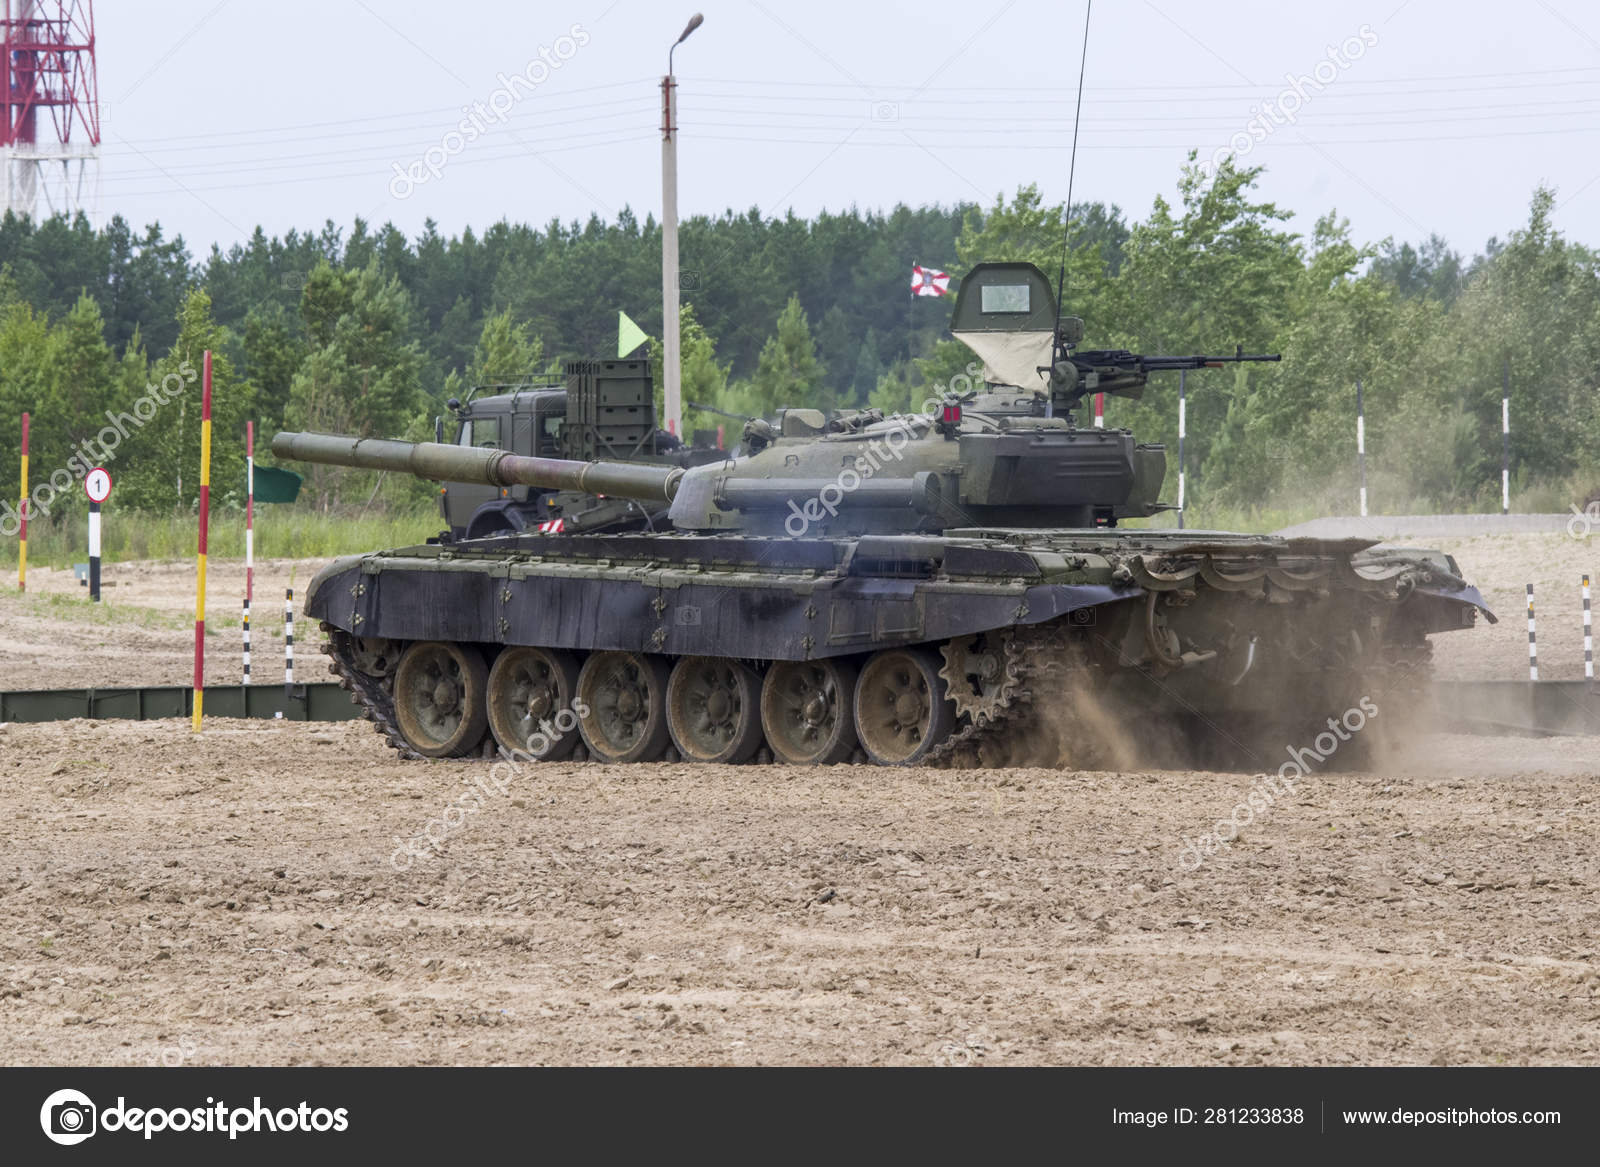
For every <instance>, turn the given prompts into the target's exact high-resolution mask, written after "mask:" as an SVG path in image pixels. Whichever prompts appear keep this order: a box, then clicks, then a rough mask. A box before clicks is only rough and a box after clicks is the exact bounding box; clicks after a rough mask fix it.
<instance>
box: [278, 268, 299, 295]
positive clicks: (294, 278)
mask: <svg viewBox="0 0 1600 1167" xmlns="http://www.w3.org/2000/svg"><path fill="white" fill-rule="evenodd" d="M278 283H279V284H280V285H282V287H283V290H284V291H286V292H303V291H305V287H306V273H305V272H303V271H286V272H284V273H283V275H281V276H279V277H278Z"/></svg>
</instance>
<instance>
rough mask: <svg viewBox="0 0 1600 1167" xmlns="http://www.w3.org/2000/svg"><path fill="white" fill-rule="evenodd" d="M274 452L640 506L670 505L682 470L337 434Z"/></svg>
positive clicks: (296, 439)
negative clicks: (572, 493)
mask: <svg viewBox="0 0 1600 1167" xmlns="http://www.w3.org/2000/svg"><path fill="white" fill-rule="evenodd" d="M272 453H273V454H274V455H275V456H276V457H278V458H282V459H283V460H285V461H288V462H316V463H319V464H321V465H324V466H350V467H354V468H355V469H358V470H392V471H394V472H395V473H397V474H411V475H414V476H415V477H417V478H427V479H430V480H432V481H434V482H472V483H477V484H479V485H482V486H501V487H506V486H535V487H540V488H543V489H546V490H575V491H578V492H579V493H582V494H606V495H612V496H614V497H616V498H631V499H638V500H639V501H641V502H671V501H672V500H673V498H674V496H676V495H677V493H678V482H679V480H680V479H682V478H683V470H682V469H681V468H680V467H677V466H668V467H662V466H636V465H632V464H629V463H624V462H568V461H565V460H563V459H560V458H529V457H525V456H523V455H520V454H512V453H510V452H508V451H506V450H491V449H480V448H478V447H475V446H450V445H445V444H443V443H441V442H397V441H391V440H388V439H384V438H350V437H340V436H337V435H334V434H308V433H280V434H278V435H277V436H276V437H274V438H273V439H272Z"/></svg>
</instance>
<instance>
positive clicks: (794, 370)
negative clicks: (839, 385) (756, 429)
mask: <svg viewBox="0 0 1600 1167" xmlns="http://www.w3.org/2000/svg"><path fill="white" fill-rule="evenodd" d="M827 375H828V370H827V368H826V366H824V365H823V363H822V362H821V361H820V360H818V359H817V351H816V345H815V344H814V343H813V342H812V340H811V326H810V324H809V322H808V321H807V320H806V314H805V310H804V309H802V308H801V307H800V297H799V296H790V297H789V303H788V304H787V305H785V306H784V309H783V311H782V312H780V313H779V314H778V330H777V333H776V334H775V335H773V336H772V337H771V338H770V339H768V341H767V343H766V344H765V345H763V346H762V348H761V359H760V360H759V361H758V362H757V363H756V371H755V376H753V377H752V378H751V379H750V386H749V392H750V394H751V395H752V397H753V398H754V403H755V404H756V405H758V406H759V408H757V409H756V410H754V412H756V413H759V414H762V415H769V414H771V413H773V412H775V411H776V410H778V409H779V408H782V407H783V406H806V407H809V408H813V409H829V408H832V406H833V404H834V401H833V395H832V394H831V393H830V392H829V391H828V389H827V387H826V378H827Z"/></svg>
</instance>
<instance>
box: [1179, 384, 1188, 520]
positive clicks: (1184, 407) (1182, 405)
mask: <svg viewBox="0 0 1600 1167" xmlns="http://www.w3.org/2000/svg"><path fill="white" fill-rule="evenodd" d="M1188 379H1189V373H1188V371H1187V370H1184V369H1180V370H1179V371H1178V530H1180V531H1181V530H1183V485H1184V483H1183V439H1184V438H1186V437H1188V436H1189V433H1188V431H1189V416H1188V406H1189V402H1188V397H1187V396H1186V394H1185V392H1184V390H1185V388H1186V382H1187V381H1188Z"/></svg>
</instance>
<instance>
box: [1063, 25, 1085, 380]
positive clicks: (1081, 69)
mask: <svg viewBox="0 0 1600 1167" xmlns="http://www.w3.org/2000/svg"><path fill="white" fill-rule="evenodd" d="M1093 10H1094V0H1085V3H1084V6H1083V56H1082V58H1081V59H1080V60H1079V61H1078V104H1077V108H1076V110H1074V112H1073V115H1072V160H1071V161H1070V162H1069V163H1068V164H1067V214H1066V220H1065V221H1064V222H1063V223H1062V224H1061V266H1060V268H1059V269H1057V271H1056V337H1057V340H1056V344H1057V345H1058V346H1059V345H1060V340H1059V337H1060V335H1061V312H1062V309H1063V308H1064V307H1065V306H1066V301H1065V300H1064V299H1063V298H1062V297H1063V296H1064V295H1065V293H1066V286H1067V247H1068V240H1070V239H1071V237H1072V180H1073V178H1074V177H1075V176H1076V175H1077V172H1078V123H1079V122H1081V121H1082V120H1083V76H1084V73H1085V71H1086V70H1087V68H1088V65H1089V14H1090V13H1091V12H1092V11H1093ZM1060 355H1061V354H1060V353H1059V352H1058V353H1057V356H1058V357H1059V356H1060Z"/></svg>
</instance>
